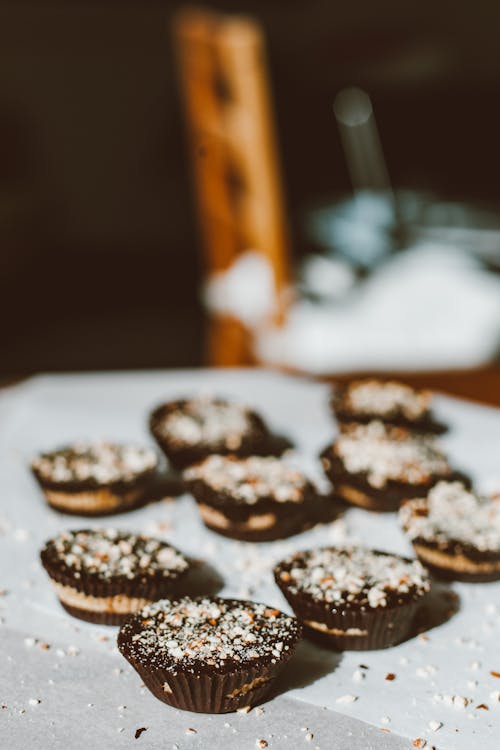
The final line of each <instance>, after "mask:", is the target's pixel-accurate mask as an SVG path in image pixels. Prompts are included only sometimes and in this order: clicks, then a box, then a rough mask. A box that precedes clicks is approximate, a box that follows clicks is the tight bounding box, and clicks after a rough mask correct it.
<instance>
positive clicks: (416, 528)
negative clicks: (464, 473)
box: [399, 482, 500, 553]
mask: <svg viewBox="0 0 500 750" xmlns="http://www.w3.org/2000/svg"><path fill="white" fill-rule="evenodd" d="M399 513H400V516H399V517H400V520H401V524H402V526H403V528H404V530H405V531H406V532H407V534H408V536H409V537H410V539H412V540H413V539H417V538H418V539H424V540H428V541H433V542H437V543H438V544H444V545H446V544H447V543H450V542H459V543H462V544H466V545H470V546H473V547H475V548H476V549H478V550H479V551H481V552H494V553H500V497H498V496H495V497H493V498H490V497H482V496H481V495H478V494H477V493H475V492H470V491H469V490H467V489H466V488H465V487H464V485H463V484H461V483H460V482H439V483H438V484H436V485H435V487H433V488H432V489H431V490H430V492H429V494H428V495H427V497H426V498H416V499H415V500H409V501H407V502H406V503H405V504H404V505H403V506H402V507H401V509H400V512H399Z"/></svg>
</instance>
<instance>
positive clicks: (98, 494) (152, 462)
mask: <svg viewBox="0 0 500 750" xmlns="http://www.w3.org/2000/svg"><path fill="white" fill-rule="evenodd" d="M157 465H158V457H157V455H156V453H155V452H154V451H153V450H151V448H144V447H139V446H135V445H120V444H117V443H108V442H94V443H84V442H81V443H75V444H73V445H70V446H67V447H65V448H61V449H60V450H56V451H52V452H50V453H42V454H40V455H39V456H37V457H36V458H35V459H34V460H33V461H32V464H31V469H32V471H33V474H34V476H35V478H36V480H37V482H38V484H39V485H40V487H41V489H42V491H43V493H44V495H45V498H46V500H47V502H48V504H49V505H50V506H51V507H52V508H54V509H55V510H58V511H61V512H63V513H69V514H73V515H81V516H102V515H109V514H112V513H120V512H122V511H125V510H130V509H131V508H133V507H135V506H136V505H138V504H140V502H141V501H142V500H143V499H144V496H145V494H146V492H147V490H148V488H149V486H150V484H151V481H152V479H153V477H154V475H155V472H156V469H157Z"/></svg>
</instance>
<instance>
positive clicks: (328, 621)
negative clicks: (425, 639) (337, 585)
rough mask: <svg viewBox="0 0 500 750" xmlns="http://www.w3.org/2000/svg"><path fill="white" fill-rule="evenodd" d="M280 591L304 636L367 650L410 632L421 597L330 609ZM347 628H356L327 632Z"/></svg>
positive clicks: (329, 644) (390, 643) (335, 645)
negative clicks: (392, 604) (384, 604)
mask: <svg viewBox="0 0 500 750" xmlns="http://www.w3.org/2000/svg"><path fill="white" fill-rule="evenodd" d="M280 588H282V587H281V586H280ZM282 591H283V594H284V596H285V598H286V599H287V601H288V602H289V604H290V606H291V607H292V609H293V610H294V612H295V615H296V616H297V618H298V619H299V620H300V621H301V622H302V624H303V625H304V633H305V635H306V637H307V638H309V639H310V640H313V641H315V642H316V643H319V644H320V645H322V646H326V647H328V648H332V649H335V650H336V651H369V650H374V649H382V648H388V647H390V646H395V645H396V644H397V643H401V641H404V640H405V639H406V638H408V637H409V636H410V634H411V632H412V626H413V622H414V619H415V615H416V613H417V611H418V609H419V608H420V606H421V603H422V600H423V598H424V597H422V598H421V599H420V600H418V601H414V600H412V601H410V602H407V603H404V604H400V605H398V606H396V607H376V608H370V609H367V610H365V611H362V610H359V609H357V610H355V609H345V610H343V611H342V612H337V613H334V612H332V611H331V605H326V604H325V605H322V604H320V603H317V602H314V601H312V600H311V601H307V600H305V598H303V597H300V598H299V597H296V596H294V595H293V594H291V593H290V592H289V591H287V590H286V589H284V588H282ZM308 622H315V623H320V624H321V625H323V626H325V628H326V629H328V630H326V629H325V630H324V631H323V630H317V629H316V628H312V627H310V626H309V625H308V624H307V623H308ZM351 629H352V630H356V631H359V632H358V633H356V634H348V635H343V634H342V633H332V632H328V631H331V630H338V631H342V632H345V631H347V630H351Z"/></svg>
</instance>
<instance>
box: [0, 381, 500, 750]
mask: <svg viewBox="0 0 500 750" xmlns="http://www.w3.org/2000/svg"><path fill="white" fill-rule="evenodd" d="M207 390H209V391H212V392H216V393H220V394H222V395H228V396H230V397H234V398H237V399H240V400H244V401H246V402H249V403H252V404H254V405H255V406H256V407H257V408H258V409H259V410H260V411H261V412H262V413H263V414H264V415H265V416H266V418H267V419H268V420H269V422H270V424H271V426H272V427H273V428H275V429H276V430H279V431H281V432H285V433H288V434H289V435H290V436H291V437H292V439H293V440H294V442H295V444H296V447H297V451H296V454H295V456H292V457H291V459H290V460H293V461H297V462H298V464H299V465H300V466H302V467H303V468H304V469H305V470H307V471H308V473H310V475H311V476H312V478H313V479H316V480H317V481H318V482H321V476H320V472H319V466H318V464H317V458H316V457H317V454H318V451H319V449H320V448H322V447H323V446H324V444H325V443H326V442H327V441H328V440H329V439H331V437H332V435H333V434H334V431H335V426H334V424H333V422H332V421H331V419H330V416H329V414H328V410H327V408H326V401H327V392H328V389H327V387H326V386H325V385H322V384H318V383H310V382H307V381H304V380H298V379H293V378H289V377H285V376H283V375H279V374H276V373H268V372H263V371H258V370H254V371H244V370H240V371H230V370H224V371H214V370H211V371H178V372H172V371H171V372H155V373H129V374H120V375H118V374H108V375H88V376H59V377H53V376H46V377H41V378H35V379H33V380H28V381H26V382H25V383H23V384H21V385H18V386H16V387H13V388H11V389H6V390H5V391H4V392H3V393H2V394H1V395H0V473H1V474H2V477H3V480H4V483H3V484H4V499H3V504H2V510H1V514H0V531H1V532H2V544H1V545H0V569H1V570H2V572H3V576H2V588H3V589H5V595H4V596H2V597H0V618H1V621H2V629H1V632H2V639H1V645H0V649H1V650H2V652H3V659H2V664H3V665H4V666H3V668H2V670H1V671H0V688H1V694H0V702H1V703H2V704H3V705H5V706H6V708H5V709H3V710H2V711H1V713H0V715H1V718H2V721H3V726H2V740H3V741H4V742H5V746H6V747H7V746H8V747H17V746H19V747H30V748H46V747H51V748H52V747H53V748H58V747H68V746H69V747H71V748H75V750H78V749H79V748H84V747H85V748H86V747H88V746H92V745H93V746H96V747H106V748H107V750H108V749H109V750H112V749H113V748H122V747H128V746H129V745H130V744H131V743H133V744H134V746H135V740H134V735H135V731H136V730H137V729H138V728H141V727H147V731H146V732H145V733H144V734H142V735H141V737H140V739H139V740H138V743H139V742H141V743H142V744H143V745H144V746H145V747H148V748H157V747H158V748H160V747H161V748H174V747H178V748H179V750H183V748H206V747H207V746H209V745H210V743H214V744H217V743H218V744H222V742H223V746H224V747H225V748H229V750H231V749H232V748H235V750H236V749H238V750H240V749H241V748H247V747H248V748H253V747H255V746H256V740H258V739H265V740H266V741H267V742H268V743H269V747H270V748H295V747H297V748H300V747H313V748H320V750H326V748H331V747H336V746H339V747H342V748H344V747H349V748H350V750H358V748H359V750H361V748H363V749H365V750H366V748H373V749H374V750H379V749H380V750H382V749H387V750H389V749H390V748H395V749H397V748H411V746H412V742H413V741H414V740H415V739H416V738H417V737H425V738H426V739H427V741H428V742H429V743H430V745H434V744H435V745H437V746H438V747H439V748H442V749H443V750H469V748H470V747H472V746H473V744H474V743H476V742H479V741H481V744H482V746H483V749H484V750H490V749H491V750H493V748H495V749H496V747H497V739H498V736H497V734H496V727H495V724H496V722H497V716H498V712H499V711H500V703H499V701H498V700H496V701H495V699H494V695H495V690H498V689H499V688H500V684H496V683H499V681H498V680H497V681H496V683H495V678H494V676H492V675H491V674H490V673H491V672H492V671H500V664H498V663H496V661H495V655H496V654H497V653H498V649H497V643H498V630H499V628H500V609H498V610H497V606H496V604H495V600H498V594H499V593H500V584H484V585H483V584H481V585H475V586H474V585H471V584H469V585H467V584H455V585H453V586H452V587H451V589H450V590H448V589H447V588H446V587H445V588H443V587H441V588H439V587H438V588H437V589H436V594H435V596H434V599H433V600H432V601H433V606H432V607H430V608H429V612H428V613H427V614H428V615H429V619H428V621H427V626H428V627H429V628H430V629H429V630H428V631H427V633H426V635H425V638H413V639H411V640H409V641H407V642H405V643H403V644H400V645H399V646H397V647H395V648H393V649H389V650H386V651H382V652H363V653H360V652H358V653H356V652H351V653H345V654H343V655H340V654H335V653H334V652H328V651H324V650H322V649H318V648H317V647H315V646H313V645H311V644H308V643H304V644H302V645H301V647H300V648H299V651H298V653H297V656H296V658H294V659H293V661H292V662H291V663H290V665H289V667H287V669H286V671H285V673H284V675H283V678H282V680H281V682H280V688H279V694H278V697H276V698H275V699H273V700H272V701H270V702H268V703H267V704H266V705H265V706H264V713H263V714H259V713H258V712H256V711H255V710H252V711H251V712H250V713H249V714H248V715H240V714H236V715H226V716H206V715H196V714H192V713H186V712H181V711H176V710H174V709H171V708H168V707H166V706H164V705H163V704H161V703H160V702H158V701H157V700H156V699H154V698H153V697H152V696H151V695H150V694H149V693H148V692H147V690H145V689H144V688H141V685H140V680H138V678H137V675H136V674H135V672H134V671H133V670H132V669H131V668H130V667H129V666H128V664H127V663H126V662H124V660H123V659H122V657H121V656H120V655H119V654H118V653H117V651H116V647H115V641H114V638H115V635H116V629H115V628H104V627H102V626H93V625H89V624H86V623H81V622H79V621H77V620H75V619H72V618H70V617H69V616H67V615H66V614H65V613H64V612H63V611H62V610H61V609H60V607H59V605H58V603H57V601H56V599H55V597H54V595H53V593H52V591H51V587H50V585H49V582H48V581H47V579H46V576H45V574H44V572H43V570H42V569H41V567H40V565H39V563H38V550H39V549H40V546H41V544H42V543H43V541H44V540H45V539H46V538H47V537H48V536H51V535H52V534H54V533H57V532H58V531H59V530H62V529H63V528H66V527H73V528H75V527H78V526H80V525H82V524H85V526H88V525H102V524H103V520H102V519H101V520H99V521H90V522H89V521H88V519H85V521H83V519H75V518H67V517H64V516H62V515H60V514H56V513H54V512H53V511H51V510H50V509H49V508H47V507H46V506H45V504H44V503H43V501H42V498H41V497H40V493H39V492H38V490H37V488H36V486H35V484H34V482H33V480H32V478H31V476H30V474H29V472H28V471H27V464H28V462H29V459H30V457H31V456H32V455H33V453H34V452H36V451H38V450H41V449H44V448H49V447H51V446H53V445H57V444H60V443H63V442H65V441H68V440H72V439H75V438H76V437H81V436H83V437H85V436H107V437H109V438H112V439H113V438H119V439H122V440H123V439H124V436H127V437H128V438H129V439H130V440H134V441H135V440H141V441H145V440H149V437H148V435H147V431H146V427H145V424H146V416H147V414H148V412H149V410H150V409H151V408H152V407H153V406H154V405H156V403H157V402H159V401H161V400H162V399H164V398H173V397H175V396H179V395H181V394H186V393H199V392H200V391H205V392H206V391H207ZM437 409H438V413H439V416H440V417H441V418H444V419H446V420H447V421H448V422H450V424H451V425H452V430H451V432H450V435H449V436H447V437H446V438H445V442H446V448H447V449H448V451H449V452H450V455H451V456H452V458H453V459H454V461H455V462H457V463H458V464H459V465H460V466H461V467H462V468H464V469H466V470H468V471H470V472H471V473H472V474H473V475H475V477H476V479H477V480H478V481H479V483H480V485H481V486H483V487H487V486H490V487H494V486H496V487H497V488H498V487H499V486H500V469H498V468H497V465H498V459H497V457H498V455H499V453H500V412H497V411H496V410H493V409H487V408H484V407H480V406H475V405H471V404H468V403H466V402H459V401H454V400H450V399H444V398H442V399H438V403H437ZM484 446H487V447H488V450H484ZM106 522H107V523H109V519H108V521H106ZM111 523H112V525H118V526H120V527H123V528H125V529H134V530H138V529H139V530H141V531H145V532H148V533H155V534H156V535H160V536H163V535H165V536H166V538H168V539H169V540H171V541H172V542H173V543H174V544H176V545H177V546H179V547H180V548H181V549H183V550H185V551H186V552H187V553H188V554H192V555H196V556H197V557H200V558H203V559H205V560H206V561H207V562H208V563H209V564H210V566H212V568H213V569H215V570H216V571H217V573H218V574H219V577H220V579H221V585H222V586H223V588H222V589H221V592H222V594H224V595H226V594H227V595H229V596H231V595H232V596H241V595H248V596H250V597H251V598H255V599H260V600H262V601H266V602H268V603H269V604H271V605H274V606H279V607H281V608H284V609H285V608H286V604H285V602H284V599H283V598H282V596H281V593H280V592H279V591H278V590H277V588H276V587H275V586H274V584H273V582H272V575H271V570H272V566H273V563H274V562H276V561H277V560H278V559H280V557H282V556H284V555H285V554H288V553H289V552H290V551H291V550H292V549H296V548H306V547H310V546H314V545H319V544H325V543H341V542H345V541H360V542H362V543H365V544H370V543H371V544H374V540H376V546H378V547H382V548H385V549H390V550H393V551H395V552H401V553H408V552H409V546H408V544H407V542H406V540H405V539H404V537H403V535H402V534H401V532H400V531H399V529H398V527H397V523H396V520H395V518H394V516H393V515H392V514H386V515H376V514H371V513H367V512H365V511H361V510H358V509H352V510H349V511H348V512H347V513H346V514H345V516H344V517H342V518H340V519H338V520H337V521H335V522H334V523H332V524H328V525H323V526H319V527H316V528H315V529H312V530H310V531H308V532H305V533H304V534H300V535H298V536H296V537H293V538H292V539H290V540H283V541H280V542H274V543H268V544H262V545H253V544H245V543H241V542H235V541H233V540H226V539H224V538H222V537H219V536H217V535H216V534H213V533H211V532H209V531H207V530H206V529H205V528H204V527H203V525H202V524H201V522H200V520H199V518H198V514H197V511H196V507H195V505H194V503H193V501H192V499H191V498H190V497H189V496H188V495H185V496H183V497H181V498H178V499H176V500H175V501H172V500H164V501H161V502H158V503H151V504H150V505H148V506H147V507H145V508H143V509H140V510H137V511H134V512H132V513H128V514H125V515H120V516H116V517H114V518H113V519H112V520H111ZM450 591H451V592H452V593H453V594H454V595H456V596H458V597H459V600H460V609H459V611H458V612H457V613H456V614H455V615H454V616H453V617H451V618H450V617H449V614H448V615H446V616H445V611H444V610H443V606H444V607H445V608H446V610H448V609H449V599H448V595H449V594H450ZM445 596H446V598H444V597H445ZM447 618H449V619H447ZM43 644H47V645H48V646H49V648H47V649H46V648H42V645H43ZM359 664H364V665H365V666H367V667H368V669H367V670H366V677H365V678H364V679H361V680H360V679H359V674H358V673H359ZM390 672H392V673H394V674H395V675H396V679H395V680H394V681H387V680H386V679H385V675H386V674H387V673H390ZM346 695H352V696H353V697H354V698H356V700H355V701H353V702H352V703H344V702H343V700H342V699H343V697H344V696H346ZM453 695H459V696H463V697H466V699H467V702H468V706H467V708H466V709H463V710H457V709H456V708H454V707H453V706H450V705H448V702H449V699H450V697H452V696H453ZM339 699H340V702H339ZM36 701H40V702H39V703H37V702H36ZM481 704H485V705H487V706H488V710H484V709H478V708H477V706H480V705H481ZM433 721H437V722H439V723H440V724H442V726H441V727H440V728H439V729H438V731H437V732H436V733H434V732H433V731H432V729H431V726H430V724H431V723H432V722H433ZM82 727H84V731H82ZM190 727H191V728H193V729H195V730H196V734H186V730H187V729H188V728H190ZM307 730H308V731H309V732H310V733H312V734H313V735H314V736H313V738H312V740H311V742H310V743H309V742H307V741H306V739H305V737H306V735H307V734H308V731H307ZM137 746H138V747H139V744H138V745H137Z"/></svg>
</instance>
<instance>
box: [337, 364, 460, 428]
mask: <svg viewBox="0 0 500 750" xmlns="http://www.w3.org/2000/svg"><path fill="white" fill-rule="evenodd" d="M431 404H432V393H431V392H430V391H427V390H420V389H416V388H411V386H409V385H406V384H405V383H400V382H399V381H397V380H378V379H376V378H367V379H363V380H352V381H351V382H350V383H338V384H336V385H335V386H334V388H333V390H332V395H331V399H330V406H331V408H332V411H333V413H334V414H335V417H336V418H337V420H338V422H340V424H341V426H342V424H345V423H354V422H356V423H361V424H367V423H368V422H371V421H372V420H374V419H379V420H380V421H381V422H384V423H385V424H389V425H393V426H395V427H405V428H407V429H409V430H412V431H413V432H423V433H426V434H441V433H443V432H446V430H447V429H448V428H447V426H446V425H444V424H442V423H441V422H439V421H438V420H437V419H436V418H435V416H434V414H433V413H432V409H431Z"/></svg>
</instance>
